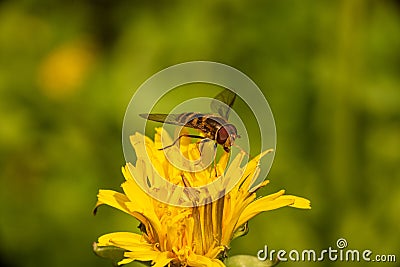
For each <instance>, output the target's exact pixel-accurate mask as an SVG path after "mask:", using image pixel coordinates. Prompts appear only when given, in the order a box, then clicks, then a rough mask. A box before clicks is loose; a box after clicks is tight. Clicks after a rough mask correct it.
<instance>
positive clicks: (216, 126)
mask: <svg viewBox="0 0 400 267" xmlns="http://www.w3.org/2000/svg"><path fill="white" fill-rule="evenodd" d="M235 99H236V94H235V93H234V92H232V91H230V90H228V89H225V90H223V91H222V92H221V93H219V94H218V95H216V96H215V97H214V99H213V100H212V101H211V104H210V107H211V111H212V112H214V113H207V114H203V113H198V112H184V113H180V114H159V113H158V114H156V113H154V114H139V116H141V117H143V118H145V119H148V120H151V121H157V122H163V123H168V124H174V125H180V126H184V127H189V128H193V129H197V130H199V131H201V132H203V133H204V136H199V135H192V134H183V135H180V136H179V137H178V138H177V139H176V140H175V141H174V142H173V143H172V144H171V145H168V146H166V147H163V148H161V149H165V148H169V147H171V146H173V145H175V143H176V142H177V141H178V140H179V139H180V138H182V137H190V138H198V139H210V140H214V141H215V146H217V145H221V146H222V147H223V149H224V150H225V151H226V152H228V153H229V152H230V150H231V146H233V145H234V142H235V139H236V138H239V137H240V136H239V135H238V133H237V129H236V127H235V126H234V125H233V124H231V123H229V122H228V117H229V113H230V110H231V107H232V105H233V103H234V102H235ZM221 102H222V103H225V105H223V104H222V103H221Z"/></svg>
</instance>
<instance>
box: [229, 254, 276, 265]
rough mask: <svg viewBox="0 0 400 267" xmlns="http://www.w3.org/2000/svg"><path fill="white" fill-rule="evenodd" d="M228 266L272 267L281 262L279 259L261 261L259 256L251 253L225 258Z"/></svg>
mask: <svg viewBox="0 0 400 267" xmlns="http://www.w3.org/2000/svg"><path fill="white" fill-rule="evenodd" d="M224 263H225V265H226V266H227V267H271V266H275V265H277V264H278V263H279V260H278V259H273V260H272V261H271V260H265V261H260V260H259V259H258V258H257V257H254V256H250V255H235V256H232V257H229V258H227V259H226V260H225V262H224Z"/></svg>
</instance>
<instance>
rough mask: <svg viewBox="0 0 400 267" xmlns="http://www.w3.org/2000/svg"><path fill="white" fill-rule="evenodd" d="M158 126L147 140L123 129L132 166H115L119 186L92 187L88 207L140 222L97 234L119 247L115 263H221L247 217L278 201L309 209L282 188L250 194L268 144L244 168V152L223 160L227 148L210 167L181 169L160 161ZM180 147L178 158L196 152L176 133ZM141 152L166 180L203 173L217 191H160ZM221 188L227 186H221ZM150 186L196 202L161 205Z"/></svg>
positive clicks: (189, 181) (191, 182)
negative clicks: (135, 227)
mask: <svg viewBox="0 0 400 267" xmlns="http://www.w3.org/2000/svg"><path fill="white" fill-rule="evenodd" d="M161 133H162V130H161V129H157V133H156V136H155V141H152V140H151V139H150V138H147V137H145V136H143V135H141V134H138V133H136V134H135V135H133V136H131V143H132V145H133V146H134V148H135V150H136V154H137V162H136V166H134V165H132V164H131V163H127V164H126V165H125V167H123V168H122V173H123V175H124V177H125V182H124V183H123V184H122V189H123V191H124V193H119V192H115V191H112V190H100V191H99V193H98V202H97V204H96V208H97V207H98V206H100V205H102V204H106V205H109V206H112V207H114V208H117V209H119V210H121V211H124V212H126V213H128V214H130V215H132V216H133V217H135V218H136V219H137V220H139V221H140V226H139V229H140V230H141V232H142V233H141V234H137V233H130V232H117V233H110V234H105V235H103V236H101V237H100V238H99V239H98V243H97V246H98V247H105V246H115V247H118V248H121V249H124V251H125V252H124V259H122V260H121V261H120V262H119V263H118V264H126V263H129V262H132V261H135V260H137V261H151V263H152V264H153V266H155V267H163V266H171V267H172V266H225V265H224V263H223V260H224V258H225V257H226V251H227V249H228V248H229V244H230V242H231V241H232V239H233V238H236V237H238V236H241V235H243V234H244V233H245V232H246V231H247V222H248V221H249V220H250V219H251V218H253V217H254V216H256V215H257V214H259V213H260V212H263V211H269V210H274V209H277V208H281V207H285V206H290V207H295V208H301V209H310V201H308V200H307V199H304V198H301V197H297V196H291V195H285V194H284V193H285V191H284V190H281V191H279V192H277V193H274V194H271V195H268V196H265V197H262V198H259V199H256V193H255V191H256V190H258V189H259V188H261V187H263V186H265V185H266V184H268V182H269V181H264V182H262V183H261V184H259V185H257V186H253V185H252V184H253V183H254V181H255V180H256V178H257V176H258V173H259V161H260V159H261V157H263V156H265V155H266V154H268V153H269V152H271V151H272V150H268V151H265V152H264V153H262V154H260V155H259V156H257V157H255V158H253V159H252V160H251V161H249V162H248V163H247V164H246V165H245V166H244V167H241V166H240V165H241V162H242V160H243V158H244V156H245V155H244V153H239V154H238V155H237V156H236V157H235V158H234V159H233V161H232V162H231V163H230V164H229V166H227V165H228V159H229V154H228V153H225V154H223V155H222V156H221V158H220V159H219V161H218V163H216V164H215V166H211V167H210V168H206V169H204V170H202V171H198V172H190V171H182V170H179V169H178V168H176V167H175V166H173V165H172V164H171V163H170V162H169V161H168V159H167V158H166V156H165V153H164V151H162V150H158V149H159V148H160V147H162V144H161ZM165 134H166V133H165V132H163V133H162V135H165ZM167 138H168V137H167ZM180 150H181V152H182V154H183V155H184V156H185V157H186V158H191V159H196V158H198V157H199V155H200V153H199V150H198V146H197V145H196V144H194V143H191V142H190V140H189V141H185V140H183V139H182V141H181V143H180ZM144 153H147V155H148V156H145V155H144ZM146 158H147V159H149V160H150V161H151V162H150V163H151V164H152V165H153V166H154V168H155V169H156V172H157V173H159V174H160V176H162V177H163V178H165V179H166V180H168V181H169V182H170V183H171V184H173V186H181V187H186V188H195V187H198V186H202V185H207V184H208V183H209V182H210V179H211V180H213V181H219V183H216V184H215V185H214V187H213V188H215V190H216V192H217V193H218V194H217V195H218V196H219V197H218V198H216V199H212V200H211V201H204V200H203V201H202V200H201V196H199V195H197V196H196V195H195V194H193V192H196V191H192V193H187V191H183V192H186V193H187V194H180V193H179V194H178V195H176V194H175V193H174V192H175V191H174V189H176V188H174V187H171V188H168V190H165V188H162V185H160V184H157V179H155V178H156V176H157V175H156V174H155V172H154V171H149V170H150V169H149V167H148V165H147V164H149V162H148V160H147V159H146ZM236 178H238V179H236ZM232 181H236V182H235V184H233V185H231V186H230V185H229V183H232ZM142 183H143V184H144V185H145V186H143V184H142ZM144 187H146V188H144ZM225 188H231V189H230V190H229V192H225ZM146 191H147V192H146ZM150 191H151V192H152V193H154V192H156V193H158V194H163V195H164V196H165V195H167V196H168V199H171V200H175V203H185V201H192V202H193V203H204V204H198V205H196V204H195V205H192V206H178V205H171V204H166V203H163V202H161V201H159V200H157V198H154V197H153V196H154V195H153V196H152V195H151V194H149V192H150ZM208 198H210V197H209V196H208ZM164 199H165V198H164Z"/></svg>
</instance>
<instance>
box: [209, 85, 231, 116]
mask: <svg viewBox="0 0 400 267" xmlns="http://www.w3.org/2000/svg"><path fill="white" fill-rule="evenodd" d="M235 99H236V94H235V93H234V92H233V91H231V90H229V89H225V90H223V91H222V92H221V93H219V94H218V95H216V96H215V97H214V99H213V101H212V102H211V104H210V107H211V110H212V111H213V112H215V113H218V114H219V115H221V116H222V117H223V118H224V119H228V117H229V112H230V111H231V107H232V105H233V103H234V102H235ZM221 102H222V103H225V105H223V104H222V103H221Z"/></svg>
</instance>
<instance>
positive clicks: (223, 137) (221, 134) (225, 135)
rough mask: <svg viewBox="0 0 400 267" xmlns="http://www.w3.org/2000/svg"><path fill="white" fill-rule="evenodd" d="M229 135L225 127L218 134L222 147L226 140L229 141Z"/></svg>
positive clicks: (218, 141)
mask: <svg viewBox="0 0 400 267" xmlns="http://www.w3.org/2000/svg"><path fill="white" fill-rule="evenodd" d="M228 137H229V134H228V132H227V131H226V129H225V128H224V127H221V128H219V130H218V132H217V143H218V144H220V145H222V144H224V143H225V141H226V139H228Z"/></svg>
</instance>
